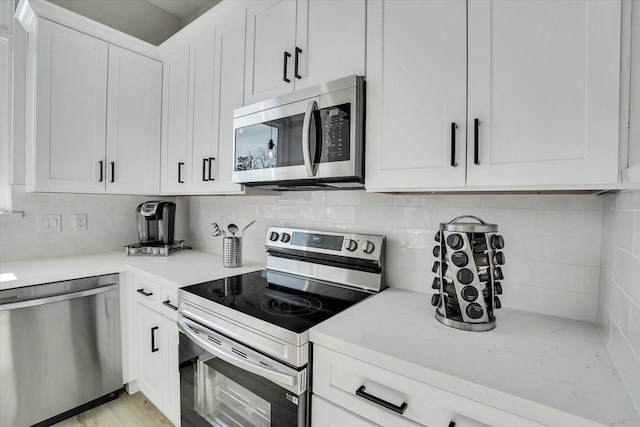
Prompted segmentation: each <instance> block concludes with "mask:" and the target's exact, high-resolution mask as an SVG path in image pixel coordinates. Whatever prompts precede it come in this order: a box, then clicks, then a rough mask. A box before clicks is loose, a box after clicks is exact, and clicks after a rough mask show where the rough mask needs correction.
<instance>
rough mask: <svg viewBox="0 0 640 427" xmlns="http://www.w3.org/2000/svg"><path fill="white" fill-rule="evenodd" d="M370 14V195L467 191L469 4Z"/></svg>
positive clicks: (390, 7) (406, 6) (396, 4)
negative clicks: (392, 192) (451, 190)
mask: <svg viewBox="0 0 640 427" xmlns="http://www.w3.org/2000/svg"><path fill="white" fill-rule="evenodd" d="M367 13H368V17H367V20H368V21H367V22H368V25H367V28H368V30H367V32H368V33H367V38H368V44H367V46H368V54H367V150H366V162H367V163H366V171H367V172H366V177H365V179H366V181H365V185H366V188H367V190H373V191H376V190H382V191H389V190H394V191H403V190H409V191H411V190H426V189H431V188H444V187H462V186H464V183H465V137H466V132H465V121H466V2H465V1H464V0H439V1H428V2H427V1H424V2H423V1H414V0H382V1H376V2H370V3H369V4H368V12H367ZM452 124H454V125H452ZM452 132H453V134H452ZM454 138H455V142H454ZM453 149H455V154H454V153H453Z"/></svg>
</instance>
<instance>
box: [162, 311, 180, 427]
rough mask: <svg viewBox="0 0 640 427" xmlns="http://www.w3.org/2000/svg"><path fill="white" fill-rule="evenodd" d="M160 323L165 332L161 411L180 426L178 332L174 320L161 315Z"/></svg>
mask: <svg viewBox="0 0 640 427" xmlns="http://www.w3.org/2000/svg"><path fill="white" fill-rule="evenodd" d="M162 323H163V326H164V334H165V340H166V341H165V342H166V345H165V348H166V351H165V356H164V358H163V360H164V363H165V365H164V369H163V370H162V371H163V372H164V375H165V377H166V381H165V386H164V388H163V392H164V396H163V400H164V405H163V407H162V412H163V413H164V414H165V415H166V417H167V418H169V421H171V422H172V423H173V424H174V425H176V426H180V369H179V366H178V344H179V333H178V326H177V325H176V322H175V321H173V320H170V319H168V318H166V317H163V319H162Z"/></svg>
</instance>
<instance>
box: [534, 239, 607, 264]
mask: <svg viewBox="0 0 640 427" xmlns="http://www.w3.org/2000/svg"><path fill="white" fill-rule="evenodd" d="M601 251H602V244H601V240H600V239H599V238H577V237H564V236H562V237H560V236H545V237H543V238H542V252H541V253H540V260H542V261H547V262H556V263H562V264H571V265H584V266H587V267H599V266H600V257H601Z"/></svg>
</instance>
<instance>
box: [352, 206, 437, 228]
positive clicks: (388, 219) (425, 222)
mask: <svg viewBox="0 0 640 427" xmlns="http://www.w3.org/2000/svg"><path fill="white" fill-rule="evenodd" d="M432 216H433V210H432V209H431V208H426V207H395V206H393V207H391V206H376V207H374V206H358V207H357V211H356V221H357V222H358V224H366V225H372V226H382V227H385V228H386V227H390V226H391V227H394V226H395V227H416V228H430V227H431V218H432Z"/></svg>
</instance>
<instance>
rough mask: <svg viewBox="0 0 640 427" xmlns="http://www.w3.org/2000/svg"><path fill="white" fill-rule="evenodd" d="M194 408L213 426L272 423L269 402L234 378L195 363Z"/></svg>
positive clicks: (256, 426)
mask: <svg viewBox="0 0 640 427" xmlns="http://www.w3.org/2000/svg"><path fill="white" fill-rule="evenodd" d="M196 375H197V379H196V384H197V385H196V394H197V395H196V399H195V402H196V405H195V410H196V412H197V413H198V415H200V416H201V417H202V418H204V419H205V420H207V421H208V422H209V423H210V424H211V425H214V426H245V425H250V426H255V427H270V426H271V404H270V403H269V402H268V401H266V400H264V399H262V398H260V397H259V396H258V395H257V394H255V393H252V392H251V391H249V390H247V389H246V388H244V387H242V386H241V385H240V384H238V383H236V382H235V381H233V380H231V379H229V378H227V377H226V376H224V375H222V374H221V373H220V372H218V371H216V370H215V369H213V368H210V367H209V366H208V365H207V364H206V363H204V362H202V361H200V360H199V361H198V362H197V372H196Z"/></svg>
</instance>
